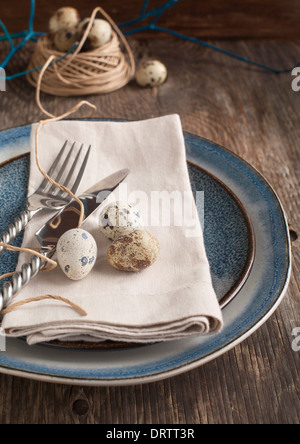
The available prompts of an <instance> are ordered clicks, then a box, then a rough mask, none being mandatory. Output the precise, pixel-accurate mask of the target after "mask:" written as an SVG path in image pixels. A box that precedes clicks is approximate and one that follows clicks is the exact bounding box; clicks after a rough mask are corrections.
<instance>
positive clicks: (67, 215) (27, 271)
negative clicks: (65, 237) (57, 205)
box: [0, 169, 130, 311]
mask: <svg viewBox="0 0 300 444" xmlns="http://www.w3.org/2000/svg"><path fill="white" fill-rule="evenodd" d="M129 172H130V170H128V169H123V170H120V171H117V172H116V173H114V174H112V175H110V176H108V177H106V178H105V179H102V180H101V181H100V182H98V183H97V184H96V185H94V186H93V187H92V188H90V189H89V190H87V191H86V192H85V193H83V194H82V195H81V196H79V199H80V200H81V202H82V203H83V206H84V220H83V224H84V223H85V221H86V220H87V219H88V218H89V217H90V216H91V215H92V214H93V213H94V212H95V211H96V210H97V208H98V207H99V206H100V205H101V204H102V203H103V202H104V201H105V199H106V198H107V197H108V196H109V195H110V194H111V193H112V192H113V191H114V190H115V189H116V188H117V187H118V186H119V185H120V183H121V182H123V180H124V179H125V178H126V177H127V176H128V174H129ZM80 210H81V207H80V205H79V203H78V202H77V201H75V200H74V201H72V202H70V203H69V204H68V205H67V206H66V207H64V208H63V209H62V210H61V211H59V212H58V213H57V214H56V215H55V216H54V217H52V218H51V219H50V220H48V222H46V223H45V224H44V225H43V226H42V227H41V228H40V229H39V231H38V232H37V233H36V238H37V240H38V241H39V243H40V245H41V249H40V251H39V253H40V254H42V255H43V256H45V259H46V258H50V259H51V257H52V256H53V255H54V253H55V251H56V245H57V242H58V240H59V238H60V236H61V235H62V234H63V233H65V232H66V231H68V230H70V229H72V228H76V227H77V226H78V222H79V218H80V214H81V211H80ZM46 263H47V261H46V260H42V259H41V258H40V257H38V256H32V258H31V261H30V263H25V264H23V265H22V267H21V271H20V272H18V271H17V272H15V273H14V274H13V276H12V279H11V282H5V283H4V284H3V288H2V290H0V311H1V310H2V309H3V308H5V307H6V306H7V305H8V304H9V301H10V300H11V298H12V297H13V296H15V295H16V294H17V293H19V292H20V291H21V290H22V288H24V287H25V286H26V285H27V284H28V283H29V282H30V280H31V279H33V278H34V277H35V276H37V275H38V273H39V272H40V271H41V270H42V269H43V268H44V267H45V265H46Z"/></svg>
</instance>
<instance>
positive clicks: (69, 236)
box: [56, 228, 97, 281]
mask: <svg viewBox="0 0 300 444" xmlns="http://www.w3.org/2000/svg"><path fill="white" fill-rule="evenodd" d="M56 251H57V261H58V263H59V265H60V268H61V269H62V271H63V272H64V273H65V275H66V276H67V277H68V278H69V279H71V280H73V281H78V280H80V279H83V278H85V277H86V276H87V275H88V274H89V273H90V272H91V270H92V269H93V267H94V265H95V263H96V259H97V244H96V241H95V239H94V238H93V236H92V235H91V234H90V233H89V232H87V231H85V230H82V229H81V228H74V229H72V230H68V231H66V233H64V234H63V235H62V236H61V237H60V239H59V241H58V243H57V249H56Z"/></svg>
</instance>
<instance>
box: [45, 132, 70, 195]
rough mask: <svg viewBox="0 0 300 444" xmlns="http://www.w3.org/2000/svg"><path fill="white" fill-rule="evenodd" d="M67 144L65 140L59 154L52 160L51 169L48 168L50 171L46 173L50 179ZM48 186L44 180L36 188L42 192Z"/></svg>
mask: <svg viewBox="0 0 300 444" xmlns="http://www.w3.org/2000/svg"><path fill="white" fill-rule="evenodd" d="M67 143H68V141H67V140H66V141H65V143H64V144H63V146H62V148H61V150H60V152H59V153H58V155H57V157H56V159H55V160H54V162H53V164H52V165H51V167H50V169H49V171H48V173H47V174H48V176H50V177H51V175H52V174H53V172H54V170H55V168H56V167H57V165H58V163H59V161H60V159H61V158H62V155H63V154H64V151H65V149H66V146H67ZM48 184H49V182H48V180H47V179H44V180H43V181H42V183H41V184H40V186H39V188H38V191H43V190H44V189H45V188H46V186H47V185H48Z"/></svg>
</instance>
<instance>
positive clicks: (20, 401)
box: [0, 40, 300, 424]
mask: <svg viewBox="0 0 300 444" xmlns="http://www.w3.org/2000/svg"><path fill="white" fill-rule="evenodd" d="M215 43H218V44H219V45H220V46H222V47H223V48H225V49H228V50H231V51H234V52H236V53H239V54H243V55H244V56H246V57H249V58H252V59H255V60H257V61H261V62H264V63H267V64H269V65H272V66H274V67H283V68H284V67H288V66H290V65H293V64H294V63H295V61H296V60H297V59H299V49H300V44H299V43H291V42H274V41H257V42H253V41H252V42H250V41H238V42H226V41H223V42H215ZM132 46H133V48H134V52H135V56H136V60H137V62H138V63H139V61H140V60H141V59H142V58H148V57H155V58H158V59H160V60H162V61H163V62H165V64H166V65H167V66H168V69H169V78H168V81H167V83H166V84H164V85H163V86H162V87H160V88H159V89H157V90H150V89H146V90H141V89H140V88H138V87H137V86H136V84H135V83H134V82H132V83H131V84H129V85H128V86H127V87H125V88H123V89H122V90H120V91H118V92H115V93H112V94H109V95H105V96H92V97H89V98H88V99H89V100H91V101H92V102H93V103H94V104H96V105H97V107H98V113H97V117H103V118H125V119H143V118H149V117H155V116H161V115H165V114H171V113H178V114H179V115H180V116H181V119H182V124H183V128H184V130H186V131H189V132H192V133H195V134H197V135H199V136H203V137H206V138H208V139H211V140H213V141H215V142H217V143H219V144H221V145H224V146H226V147H227V148H229V149H231V150H232V151H233V152H235V153H237V154H239V155H240V156H241V157H243V158H244V159H245V160H247V161H248V162H249V163H250V164H251V165H253V166H254V167H256V168H257V169H258V170H259V171H260V172H261V173H262V174H263V175H264V176H265V177H266V178H267V179H268V180H269V182H270V183H271V184H272V185H273V187H274V188H275V190H276V191H277V193H278V195H279V197H280V199H281V201H282V203H283V206H284V208H285V210H286V213H287V217H288V221H289V225H290V230H291V239H292V251H293V275H292V279H291V282H290V286H289V289H288V292H287V294H286V297H285V299H284V300H283V302H282V303H281V305H280V307H279V308H278V309H277V311H276V312H275V314H273V315H272V317H271V318H270V319H269V320H268V321H267V322H266V323H265V324H264V325H263V326H262V327H261V328H260V329H259V330H258V331H256V332H255V333H254V334H253V335H252V336H251V337H249V338H248V339H247V340H245V341H244V342H242V343H241V344H240V345H238V346H236V347H235V348H234V349H232V350H231V351H229V352H227V353H226V354H224V355H222V356H221V357H219V358H218V359H216V360H214V361H212V362H210V363H208V364H206V365H204V366H202V367H200V368H197V369H195V370H193V371H190V372H188V373H186V374H182V375H179V376H176V377H173V378H171V379H166V380H164V381H161V382H156V383H151V384H145V385H136V386H130V387H111V388H110V387H106V388H105V387H103V388H101V387H100V388H91V387H89V388H86V387H77V386H76V387H71V386H67V385H54V384H50V383H44V382H37V381H30V380H26V379H21V378H17V377H12V376H7V375H0V394H1V395H0V422H1V423H2V424H23V423H34V424H38V423H48V424H55V423H58V424H73V423H88V424H93V423H104V424H118V423H119V424H206V423H209V424H219V423H223V424H230V423H234V424H239V423H250V424H258V423H276V424H278V423H292V424H295V423H299V421H300V387H299V368H300V352H295V351H293V350H292V346H291V343H292V340H293V336H292V330H293V329H294V328H295V327H300V310H299V306H300V297H299V285H300V281H299V276H300V219H299V202H300V191H299V178H300V147H299V144H300V115H299V109H300V92H295V91H293V90H292V88H291V83H292V76H291V74H283V75H276V74H272V73H268V72H266V71H261V70H259V69H256V68H252V67H250V66H247V65H245V64H243V63H240V62H238V61H235V60H233V59H230V58H227V57H225V56H223V55H221V54H218V53H214V52H212V51H210V50H208V49H205V48H203V47H200V46H197V45H196V44H192V43H187V42H183V41H181V40H147V41H144V40H139V41H132ZM31 51H32V47H30V46H29V47H27V49H26V50H25V51H23V52H22V53H20V55H18V56H17V57H16V58H15V59H14V60H13V61H12V62H11V63H10V65H9V69H8V73H13V72H19V71H20V70H22V69H24V68H26V65H27V62H28V60H29V57H30V53H31ZM77 101H78V99H76V98H69V99H67V100H64V99H61V98H58V97H52V96H47V95H44V94H42V103H43V105H44V107H45V108H46V109H47V110H48V111H50V112H52V113H54V114H60V113H62V112H63V111H65V110H68V109H69V108H70V107H71V106H72V105H75V104H76V103H77ZM78 116H79V117H80V116H81V113H79V114H78ZM42 117H43V116H42V115H41V113H40V111H39V109H38V108H37V106H36V104H35V91H34V89H33V88H32V87H31V86H29V85H28V84H27V82H26V80H25V79H24V78H21V79H18V80H15V81H13V82H10V83H8V85H7V92H6V93H0V129H5V128H9V127H12V126H17V125H23V124H28V123H31V122H35V121H38V120H39V119H40V118H42ZM298 236H299V238H298Z"/></svg>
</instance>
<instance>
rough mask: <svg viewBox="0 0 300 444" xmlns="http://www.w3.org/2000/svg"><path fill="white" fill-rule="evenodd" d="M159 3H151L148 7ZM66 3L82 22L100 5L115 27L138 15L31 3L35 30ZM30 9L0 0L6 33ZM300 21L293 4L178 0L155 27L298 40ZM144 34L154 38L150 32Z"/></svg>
mask: <svg viewBox="0 0 300 444" xmlns="http://www.w3.org/2000/svg"><path fill="white" fill-rule="evenodd" d="M163 3H164V2H163V0H150V2H149V5H150V6H149V8H151V9H152V8H153V7H155V6H157V5H161V4H163ZM16 4H17V6H16ZM66 4H67V5H70V6H73V7H75V8H78V10H79V11H80V13H81V15H82V17H86V16H89V15H90V13H91V11H92V10H93V9H94V8H95V7H97V6H102V7H103V8H104V9H105V10H106V11H107V12H108V13H109V14H110V15H111V16H112V18H113V19H114V20H115V21H116V22H117V23H123V22H125V21H128V20H131V19H133V18H136V17H138V16H139V14H140V11H141V8H142V4H143V0H131V1H130V2H124V1H121V0H118V1H114V2H112V1H111V0H102V1H101V2H100V1H99V0H89V1H88V2H83V1H82V0H72V1H69V2H66V1H65V0H52V1H51V2H47V1H36V19H35V29H36V30H37V31H47V29H48V20H49V17H50V15H51V14H52V13H53V12H54V11H55V10H56V9H58V8H60V7H62V6H66ZM29 5H30V2H29V0H18V1H17V2H16V1H15V2H12V1H11V0H1V4H0V18H1V19H2V20H3V22H4V23H5V24H6V25H7V27H8V29H9V30H10V32H18V31H21V30H23V29H26V28H27V23H28V20H27V18H28V17H29ZM299 19H300V4H299V1H298V0H285V1H282V0H264V1H261V0H243V1H240V0H226V1H224V0H210V1H199V0H196V1H195V0H181V1H179V2H178V3H177V4H176V5H174V6H173V7H172V9H170V10H168V11H166V13H165V14H164V15H163V17H162V18H161V19H160V21H159V24H160V25H161V26H164V27H169V28H171V29H175V30H176V31H178V32H184V33H186V34H187V35H191V36H196V37H200V38H219V39H220V38H280V39H297V38H298V31H299ZM144 23H147V21H146V22H144ZM144 23H143V24H144ZM143 35H144V36H145V34H143ZM146 35H147V36H148V37H149V36H151V37H153V33H151V32H150V33H149V32H148V33H147V34H146Z"/></svg>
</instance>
